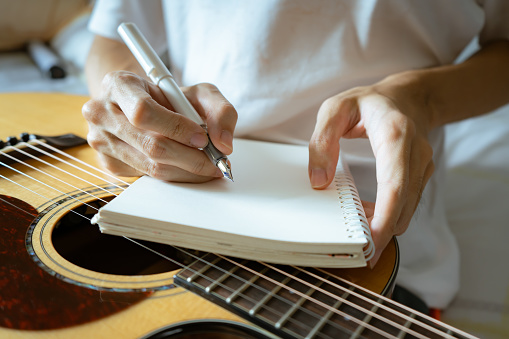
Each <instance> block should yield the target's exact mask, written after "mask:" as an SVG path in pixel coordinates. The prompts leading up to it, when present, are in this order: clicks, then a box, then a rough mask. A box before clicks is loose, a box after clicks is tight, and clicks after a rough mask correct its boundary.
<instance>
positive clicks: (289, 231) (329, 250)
mask: <svg viewBox="0 0 509 339" xmlns="http://www.w3.org/2000/svg"><path fill="white" fill-rule="evenodd" d="M234 150H235V151H234V152H233V154H232V155H231V156H230V161H231V163H232V171H233V176H234V180H235V182H230V181H229V180H226V179H217V180H213V181H210V182H207V183H203V184H184V183H169V182H165V181H160V180H157V179H154V178H150V177H141V178H140V179H138V180H137V181H136V182H134V183H133V184H132V185H131V186H130V187H129V188H128V189H127V190H125V191H124V192H123V193H122V194H120V195H119V196H118V197H116V198H115V199H113V200H112V201H111V202H110V203H108V204H107V205H105V206H104V207H103V208H101V209H100V211H99V212H98V213H97V214H96V215H95V216H94V219H93V222H94V223H97V224H98V225H99V227H100V230H101V231H102V232H104V233H108V234H114V235H123V236H127V237H132V238H135V239H143V240H149V241H154V242H160V243H166V244H171V245H176V246H182V247H187V248H191V249H196V250H202V251H207V252H214V253H220V254H223V255H230V256H235V257H240V258H246V259H250V260H262V261H266V262H272V263H280V264H292V265H301V266H316V267H359V266H365V265H366V262H367V261H368V260H369V259H370V258H371V257H372V255H373V253H374V246H373V242H372V240H371V235H370V230H369V226H368V223H367V220H366V216H365V214H364V211H363V209H362V204H361V203H360V200H359V197H358V193H357V190H356V188H355V184H354V182H353V179H352V176H351V175H350V172H349V170H348V167H347V165H346V163H345V162H344V161H340V162H339V164H338V167H337V171H336V176H335V180H334V182H333V184H331V185H330V187H328V188H327V189H325V190H314V189H312V188H311V185H310V183H309V178H308V148H307V146H296V145H286V144H277V143H268V142H260V141H250V140H242V139H236V140H235V142H234Z"/></svg>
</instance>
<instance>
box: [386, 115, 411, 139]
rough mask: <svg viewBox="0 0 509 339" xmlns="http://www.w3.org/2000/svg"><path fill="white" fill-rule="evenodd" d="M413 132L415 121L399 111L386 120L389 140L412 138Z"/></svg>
mask: <svg viewBox="0 0 509 339" xmlns="http://www.w3.org/2000/svg"><path fill="white" fill-rule="evenodd" d="M415 134H416V127H415V123H414V122H413V121H412V120H410V119H408V118H407V117H406V116H404V115H403V114H401V113H399V112H398V113H397V114H395V117H394V118H393V119H391V121H389V122H388V128H387V137H388V138H389V139H390V140H400V139H404V140H409V139H412V138H413V137H414V136H415Z"/></svg>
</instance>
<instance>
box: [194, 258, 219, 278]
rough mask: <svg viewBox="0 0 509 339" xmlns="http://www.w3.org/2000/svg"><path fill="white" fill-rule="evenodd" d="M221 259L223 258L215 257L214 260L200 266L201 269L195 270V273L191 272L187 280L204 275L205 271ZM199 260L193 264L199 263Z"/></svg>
mask: <svg viewBox="0 0 509 339" xmlns="http://www.w3.org/2000/svg"><path fill="white" fill-rule="evenodd" d="M219 260H221V258H216V259H214V260H213V261H212V262H210V263H209V264H206V265H204V266H203V267H202V268H200V269H199V270H195V271H194V273H193V274H191V275H190V276H189V277H187V279H186V280H187V282H192V281H193V280H194V279H196V278H199V277H201V276H203V273H205V271H207V270H208V269H209V268H211V267H213V266H214V265H215V264H217V263H218V262H219ZM198 262H199V260H197V261H195V262H194V263H193V265H194V264H195V263H198Z"/></svg>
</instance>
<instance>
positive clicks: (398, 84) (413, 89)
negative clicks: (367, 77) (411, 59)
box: [374, 69, 442, 133]
mask: <svg viewBox="0 0 509 339" xmlns="http://www.w3.org/2000/svg"><path fill="white" fill-rule="evenodd" d="M431 78H432V71H431V70H430V69H422V70H410V71H404V72H401V73H396V74H392V75H389V76H387V77H386V78H384V79H383V80H381V81H380V82H378V83H376V84H375V85H374V89H375V91H377V92H378V93H380V94H382V95H385V96H386V97H388V98H389V99H391V100H392V101H393V102H394V103H395V104H396V106H397V107H398V108H399V109H400V110H401V111H402V112H403V113H405V114H406V115H408V116H410V117H412V118H413V120H414V121H415V122H416V123H418V124H419V127H420V128H422V129H423V130H424V131H425V132H426V133H428V132H429V131H431V130H432V129H433V128H435V127H438V126H440V125H442V124H441V123H440V119H439V114H438V109H437V107H438V106H439V105H437V102H436V101H435V98H434V95H433V86H432V81H431Z"/></svg>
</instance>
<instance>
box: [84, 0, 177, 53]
mask: <svg viewBox="0 0 509 339" xmlns="http://www.w3.org/2000/svg"><path fill="white" fill-rule="evenodd" d="M122 22H133V23H135V24H136V25H137V26H138V28H139V29H140V31H141V32H142V33H143V35H145V37H146V38H147V40H148V41H149V43H150V44H151V45H152V47H153V48H154V50H155V51H156V52H157V53H159V54H161V53H162V52H164V51H165V50H166V46H167V44H166V33H165V25H164V18H163V12H162V6H161V1H159V0H147V1H138V0H97V1H96V3H95V5H94V9H93V11H92V15H91V17H90V21H89V23H88V29H89V30H90V31H91V32H92V33H94V34H96V35H100V36H103V37H106V38H109V39H114V40H121V39H120V36H119V35H118V33H117V27H118V25H120V24H121V23H122Z"/></svg>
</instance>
